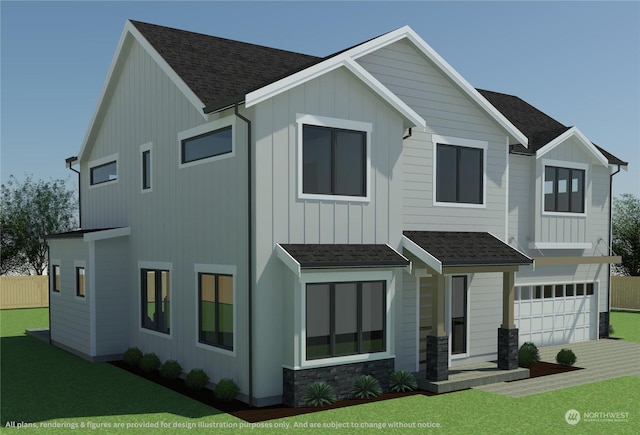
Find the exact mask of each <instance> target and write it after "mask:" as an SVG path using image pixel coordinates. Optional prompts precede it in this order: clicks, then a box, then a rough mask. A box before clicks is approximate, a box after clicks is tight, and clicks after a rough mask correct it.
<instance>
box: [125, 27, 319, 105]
mask: <svg viewBox="0 0 640 435" xmlns="http://www.w3.org/2000/svg"><path fill="white" fill-rule="evenodd" d="M131 23H132V24H133V25H134V26H135V27H136V29H138V30H139V31H140V33H142V36H144V37H145V39H146V40H147V41H149V43H150V44H151V45H152V46H153V48H155V49H156V50H157V51H158V53H159V54H160V55H161V56H162V58H163V59H164V60H165V61H166V62H167V63H168V64H169V66H171V68H173V70H174V71H175V72H176V73H177V74H178V75H179V76H180V77H181V78H182V80H184V82H185V83H186V84H187V86H189V88H190V89H191V90H192V91H193V92H194V93H195V94H196V95H197V96H198V98H200V100H201V101H202V102H203V103H204V104H205V106H207V107H216V106H220V105H224V104H227V103H228V104H232V103H235V102H240V101H242V100H243V99H244V96H245V95H246V94H247V93H248V92H251V91H253V90H255V89H259V88H261V87H263V86H266V85H267V84H269V83H272V82H274V81H276V80H279V79H280V78H283V77H286V76H288V75H291V74H293V73H294V72H296V71H298V70H301V69H304V68H306V67H308V66H311V65H313V64H314V63H317V62H319V61H320V60H321V59H320V58H318V57H315V56H308V55H306V54H300V53H294V52H291V51H285V50H278V49H275V48H270V47H264V46H261V45H254V44H248V43H245V42H239V41H233V40H230V39H224V38H218V37H215V36H208V35H203V34H200V33H193V32H187V31H185V30H179V29H172V28H169V27H163V26H157V25H155V24H147V23H141V22H139V21H131ZM234 100H235V101H234Z"/></svg>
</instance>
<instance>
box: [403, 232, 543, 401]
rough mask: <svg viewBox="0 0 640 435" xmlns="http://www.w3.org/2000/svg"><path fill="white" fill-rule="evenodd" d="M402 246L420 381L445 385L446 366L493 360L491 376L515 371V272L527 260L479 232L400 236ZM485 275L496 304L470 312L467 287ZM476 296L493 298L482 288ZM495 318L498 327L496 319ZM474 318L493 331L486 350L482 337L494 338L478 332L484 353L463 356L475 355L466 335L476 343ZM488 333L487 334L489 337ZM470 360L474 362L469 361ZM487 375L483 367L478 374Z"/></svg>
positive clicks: (471, 306)
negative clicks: (409, 274)
mask: <svg viewBox="0 0 640 435" xmlns="http://www.w3.org/2000/svg"><path fill="white" fill-rule="evenodd" d="M402 246H403V249H404V250H405V252H406V253H407V254H408V255H411V256H413V257H414V261H415V263H414V265H415V266H414V267H415V269H416V272H415V273H416V275H417V280H416V282H417V286H418V288H417V292H418V293H419V295H420V303H419V308H418V309H419V318H420V324H419V325H418V326H419V334H421V335H420V338H421V339H422V340H420V344H421V345H420V348H419V355H420V356H419V359H420V362H421V363H422V364H421V366H420V367H421V373H424V374H423V375H421V377H422V378H423V379H424V380H425V381H427V382H431V383H439V382H443V381H448V380H449V376H450V374H453V371H452V368H451V367H452V360H457V362H458V363H463V364H466V363H467V361H468V362H469V363H471V362H472V361H473V362H474V363H487V361H490V360H496V356H497V364H495V365H494V366H495V367H497V369H495V368H494V370H500V371H504V370H510V371H511V370H516V369H517V368H518V367H517V366H518V330H517V329H516V327H515V323H514V282H515V272H517V271H518V269H519V268H520V267H521V266H528V265H531V264H532V260H531V259H530V258H529V257H527V256H526V255H523V254H522V253H520V252H519V251H517V250H515V249H513V248H512V247H510V246H509V245H507V244H505V243H504V242H502V241H501V240H499V239H498V238H496V237H494V236H493V235H491V234H489V233H485V232H441V231H405V232H404V234H403V240H402ZM489 273H491V274H493V275H491V276H492V277H496V276H500V277H501V281H502V282H501V291H500V294H501V298H500V300H489V302H487V304H489V305H491V306H490V307H487V306H485V307H479V306H473V304H471V303H470V298H469V291H470V289H471V288H472V286H471V281H472V280H475V281H476V282H478V281H480V280H481V279H482V277H483V276H487V275H484V274H489ZM493 279H494V280H495V282H496V283H498V282H499V281H497V279H495V278H493ZM487 282H491V283H493V282H494V281H487ZM491 285H492V286H493V285H494V284H491ZM495 285H499V284H495ZM474 291H475V290H474ZM482 291H484V292H486V293H487V294H488V295H490V296H491V297H493V298H495V297H496V296H497V295H496V291H497V289H494V288H489V290H487V288H486V284H485V288H484V290H482ZM485 305H486V304H485ZM498 305H501V306H500V307H498ZM487 313H488V314H487ZM500 314H501V322H499V319H498V317H499V315H500ZM480 316H483V318H484V325H483V327H485V328H486V327H487V317H489V322H494V323H489V325H491V324H495V325H498V326H499V327H498V328H497V332H496V333H495V336H494V337H495V338H493V339H492V340H491V339H490V337H488V338H489V339H490V343H489V345H487V344H486V343H487V337H486V336H487V335H493V334H494V333H493V332H490V331H484V335H485V339H484V344H483V346H484V348H485V352H484V353H483V354H482V355H481V354H479V353H478V352H476V354H474V353H472V352H471V351H470V350H469V349H470V347H473V346H475V347H476V349H477V348H478V347H479V346H476V344H475V343H472V341H471V336H472V332H475V333H476V335H475V336H476V337H477V335H478V334H477V331H476V330H474V328H476V327H477V326H478V323H479V322H478V320H477V319H479V317H480ZM491 316H493V317H491ZM493 328H494V327H491V330H493V331H495V329H493ZM494 343H495V344H496V345H497V346H496V345H494ZM487 347H490V348H491V351H490V352H489V354H492V355H493V356H492V357H489V356H488V354H487V352H486V348H487ZM483 357H484V358H485V360H484V361H483V360H482V358H483ZM474 358H475V359H476V360H477V359H480V360H479V361H474ZM453 365H455V364H453ZM458 365H459V364H458ZM488 369H489V367H484V368H482V371H483V372H486V371H487V370H488ZM456 370H461V367H456ZM522 376H523V377H524V375H522ZM476 385H482V384H476ZM464 388H466V387H464ZM430 389H431V388H430ZM432 391H433V390H432Z"/></svg>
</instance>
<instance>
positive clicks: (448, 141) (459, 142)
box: [431, 134, 489, 208]
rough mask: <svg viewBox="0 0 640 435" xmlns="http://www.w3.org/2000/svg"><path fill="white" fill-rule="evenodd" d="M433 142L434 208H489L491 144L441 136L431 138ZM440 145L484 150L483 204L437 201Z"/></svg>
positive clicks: (435, 135)
mask: <svg viewBox="0 0 640 435" xmlns="http://www.w3.org/2000/svg"><path fill="white" fill-rule="evenodd" d="M431 142H432V144H433V165H432V166H433V205H434V207H457V208H487V154H488V153H487V150H488V149H489V142H487V141H483V140H476V139H466V138H461V137H453V136H440V135H437V134H434V135H432V136H431ZM438 144H441V145H453V146H460V147H466V148H478V149H482V150H483V153H482V203H481V204H467V203H462V202H444V201H438V200H437V192H438V185H437V179H438V168H437V161H438Z"/></svg>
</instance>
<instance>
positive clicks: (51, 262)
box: [48, 258, 62, 297]
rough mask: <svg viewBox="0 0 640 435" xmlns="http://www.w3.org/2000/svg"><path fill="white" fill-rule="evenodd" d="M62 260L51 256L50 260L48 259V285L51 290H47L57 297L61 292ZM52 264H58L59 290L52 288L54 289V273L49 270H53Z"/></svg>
mask: <svg viewBox="0 0 640 435" xmlns="http://www.w3.org/2000/svg"><path fill="white" fill-rule="evenodd" d="M61 263H62V260H60V259H59V258H52V259H51V260H49V272H48V273H50V275H49V285H50V286H51V291H50V292H49V293H50V294H54V295H58V296H56V297H59V296H60V295H61V294H62V266H61ZM53 266H58V267H59V268H60V290H54V289H55V275H54V274H53V273H51V272H53Z"/></svg>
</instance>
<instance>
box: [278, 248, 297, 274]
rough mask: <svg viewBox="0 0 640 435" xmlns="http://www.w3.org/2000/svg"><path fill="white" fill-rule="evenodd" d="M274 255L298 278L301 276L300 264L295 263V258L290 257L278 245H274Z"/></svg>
mask: <svg viewBox="0 0 640 435" xmlns="http://www.w3.org/2000/svg"><path fill="white" fill-rule="evenodd" d="M276 255H277V256H278V258H279V259H280V260H281V261H282V262H283V263H284V264H285V266H287V267H288V268H289V269H290V270H291V271H292V272H293V273H294V274H295V276H297V277H298V278H300V276H302V272H301V270H300V263H298V262H297V261H296V259H295V258H293V257H292V256H291V254H289V253H288V252H287V251H286V250H285V249H284V248H283V247H282V246H280V244H277V245H276Z"/></svg>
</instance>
